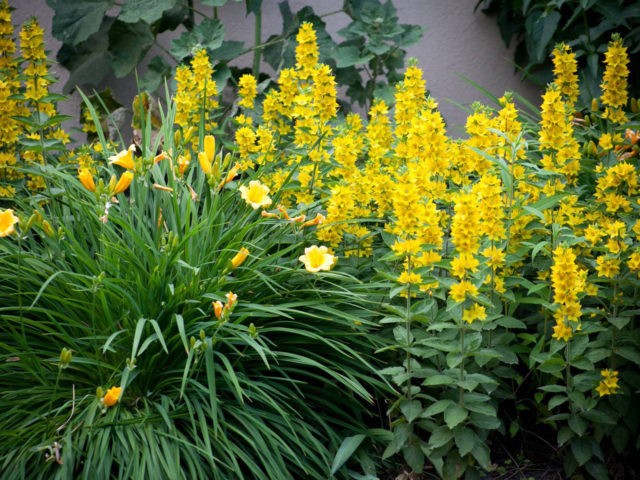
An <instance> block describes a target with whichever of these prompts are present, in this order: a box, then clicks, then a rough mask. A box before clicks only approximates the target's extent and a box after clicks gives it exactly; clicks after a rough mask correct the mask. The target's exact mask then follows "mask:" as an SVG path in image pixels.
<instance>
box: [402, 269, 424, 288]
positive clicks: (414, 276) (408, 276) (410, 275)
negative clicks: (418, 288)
mask: <svg viewBox="0 0 640 480" xmlns="http://www.w3.org/2000/svg"><path fill="white" fill-rule="evenodd" d="M398 283H413V284H416V285H419V284H421V283H422V277H421V276H420V274H418V273H415V272H406V271H405V272H402V273H401V274H400V276H399V277H398Z"/></svg>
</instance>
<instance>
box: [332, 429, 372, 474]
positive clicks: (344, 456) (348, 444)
mask: <svg viewBox="0 0 640 480" xmlns="http://www.w3.org/2000/svg"><path fill="white" fill-rule="evenodd" d="M365 438H366V435H363V434H359V435H354V436H352V437H347V438H345V439H344V440H343V441H342V443H341V444H340V448H338V451H337V452H336V456H335V457H333V463H332V464H331V474H332V475H333V474H335V473H336V472H337V471H338V470H339V469H340V467H342V465H344V463H345V462H346V461H347V460H349V458H351V455H353V453H354V452H355V451H356V450H357V449H358V447H359V446H360V445H361V444H362V442H363V441H364V439H365Z"/></svg>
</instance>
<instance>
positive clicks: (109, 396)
mask: <svg viewBox="0 0 640 480" xmlns="http://www.w3.org/2000/svg"><path fill="white" fill-rule="evenodd" d="M120 395H122V387H111V388H110V389H109V390H107V393H105V395H104V397H102V404H103V405H104V406H105V407H113V406H114V405H115V404H116V403H118V402H119V401H120Z"/></svg>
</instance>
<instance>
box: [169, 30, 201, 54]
mask: <svg viewBox="0 0 640 480" xmlns="http://www.w3.org/2000/svg"><path fill="white" fill-rule="evenodd" d="M198 45H199V42H198V37H197V36H196V35H195V33H193V32H182V35H180V36H179V37H178V38H174V39H173V40H172V41H171V55H173V56H174V57H176V59H178V60H182V59H183V58H185V57H188V56H190V55H193V53H194V49H195V48H196V47H197V46H198Z"/></svg>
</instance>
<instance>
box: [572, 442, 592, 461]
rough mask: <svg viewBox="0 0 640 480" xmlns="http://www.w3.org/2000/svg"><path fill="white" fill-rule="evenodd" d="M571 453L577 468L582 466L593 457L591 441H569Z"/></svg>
mask: <svg viewBox="0 0 640 480" xmlns="http://www.w3.org/2000/svg"><path fill="white" fill-rule="evenodd" d="M571 453H573V456H574V458H575V459H576V461H577V462H578V465H579V466H582V465H584V464H585V463H587V462H588V461H589V459H590V458H591V457H592V456H593V450H592V448H591V439H589V438H574V439H573V440H571Z"/></svg>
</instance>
